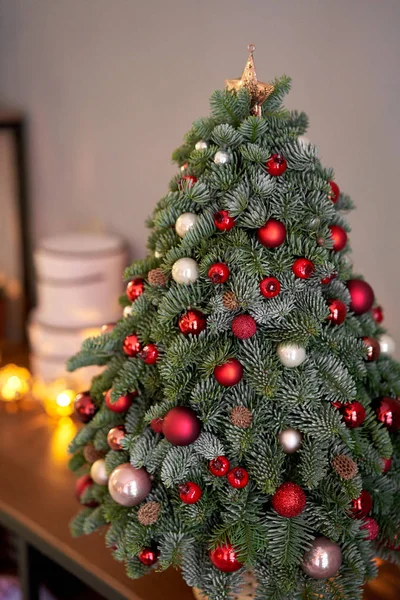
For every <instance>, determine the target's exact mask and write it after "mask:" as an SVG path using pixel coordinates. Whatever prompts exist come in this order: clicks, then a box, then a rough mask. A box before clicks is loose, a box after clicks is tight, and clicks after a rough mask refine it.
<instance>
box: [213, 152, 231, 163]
mask: <svg viewBox="0 0 400 600" xmlns="http://www.w3.org/2000/svg"><path fill="white" fill-rule="evenodd" d="M214 162H215V164H216V165H226V164H227V163H229V162H231V157H230V154H229V152H226V150H218V152H217V153H216V154H215V156H214Z"/></svg>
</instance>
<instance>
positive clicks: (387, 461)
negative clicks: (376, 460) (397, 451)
mask: <svg viewBox="0 0 400 600" xmlns="http://www.w3.org/2000/svg"><path fill="white" fill-rule="evenodd" d="M392 463H393V458H392V457H390V458H382V473H387V472H388V471H390V469H391V467H392Z"/></svg>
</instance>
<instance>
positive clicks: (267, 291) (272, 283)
mask: <svg viewBox="0 0 400 600" xmlns="http://www.w3.org/2000/svg"><path fill="white" fill-rule="evenodd" d="M280 291H281V284H280V283H279V281H278V280H277V278H276V277H264V279H263V280H262V281H260V292H261V294H262V295H263V296H264V298H275V296H277V295H278V294H279V292H280Z"/></svg>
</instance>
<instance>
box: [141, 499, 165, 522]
mask: <svg viewBox="0 0 400 600" xmlns="http://www.w3.org/2000/svg"><path fill="white" fill-rule="evenodd" d="M160 511H161V504H160V503H159V502H146V504H143V506H141V507H140V508H139V511H138V515H137V517H138V521H139V523H140V524H141V525H145V526H148V525H154V523H157V521H158V517H159V516H160Z"/></svg>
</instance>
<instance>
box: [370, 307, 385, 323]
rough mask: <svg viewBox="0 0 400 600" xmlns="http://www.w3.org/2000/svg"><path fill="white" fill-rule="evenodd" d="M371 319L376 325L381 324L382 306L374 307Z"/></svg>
mask: <svg viewBox="0 0 400 600" xmlns="http://www.w3.org/2000/svg"><path fill="white" fill-rule="evenodd" d="M371 313H372V318H373V319H374V321H376V323H382V321H383V308H382V306H374V307H373V308H372V310H371Z"/></svg>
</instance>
